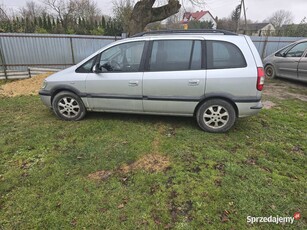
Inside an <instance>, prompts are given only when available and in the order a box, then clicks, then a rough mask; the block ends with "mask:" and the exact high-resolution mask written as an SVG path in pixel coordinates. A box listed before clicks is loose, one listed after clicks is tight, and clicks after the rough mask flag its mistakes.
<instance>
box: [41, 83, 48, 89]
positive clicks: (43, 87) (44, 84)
mask: <svg viewBox="0 0 307 230" xmlns="http://www.w3.org/2000/svg"><path fill="white" fill-rule="evenodd" d="M46 87H47V81H44V82H43V85H42V89H45V88H46Z"/></svg>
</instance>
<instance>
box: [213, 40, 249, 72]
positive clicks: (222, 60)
mask: <svg viewBox="0 0 307 230" xmlns="http://www.w3.org/2000/svg"><path fill="white" fill-rule="evenodd" d="M207 54H208V55H207V68H208V69H231V68H244V67H246V66H247V64H246V61H245V58H244V56H243V54H242V52H241V50H240V49H239V48H238V47H237V46H236V45H234V44H231V43H229V42H223V41H207Z"/></svg>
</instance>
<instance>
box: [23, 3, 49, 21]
mask: <svg viewBox="0 0 307 230" xmlns="http://www.w3.org/2000/svg"><path fill="white" fill-rule="evenodd" d="M19 12H20V15H21V17H23V18H28V19H30V20H34V18H36V17H39V16H42V15H44V14H45V15H46V14H47V12H46V8H45V7H43V6H41V5H39V4H37V3H36V2H34V1H27V2H26V5H25V6H24V7H22V8H20V9H19Z"/></svg>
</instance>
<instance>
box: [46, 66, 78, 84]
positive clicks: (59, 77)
mask: <svg viewBox="0 0 307 230" xmlns="http://www.w3.org/2000/svg"><path fill="white" fill-rule="evenodd" d="M75 70H76V66H75V65H74V66H71V67H69V68H67V69H64V70H61V71H59V72H56V73H54V74H51V75H50V76H49V77H47V78H46V79H45V80H46V81H59V80H64V79H65V75H67V74H71V73H74V72H75Z"/></svg>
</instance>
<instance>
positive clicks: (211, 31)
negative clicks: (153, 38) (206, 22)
mask: <svg viewBox="0 0 307 230" xmlns="http://www.w3.org/2000/svg"><path fill="white" fill-rule="evenodd" d="M160 34H224V35H238V34H236V33H234V32H230V31H227V30H216V29H191V30H154V31H148V32H142V33H138V34H135V35H133V36H132V37H142V36H144V35H160Z"/></svg>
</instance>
